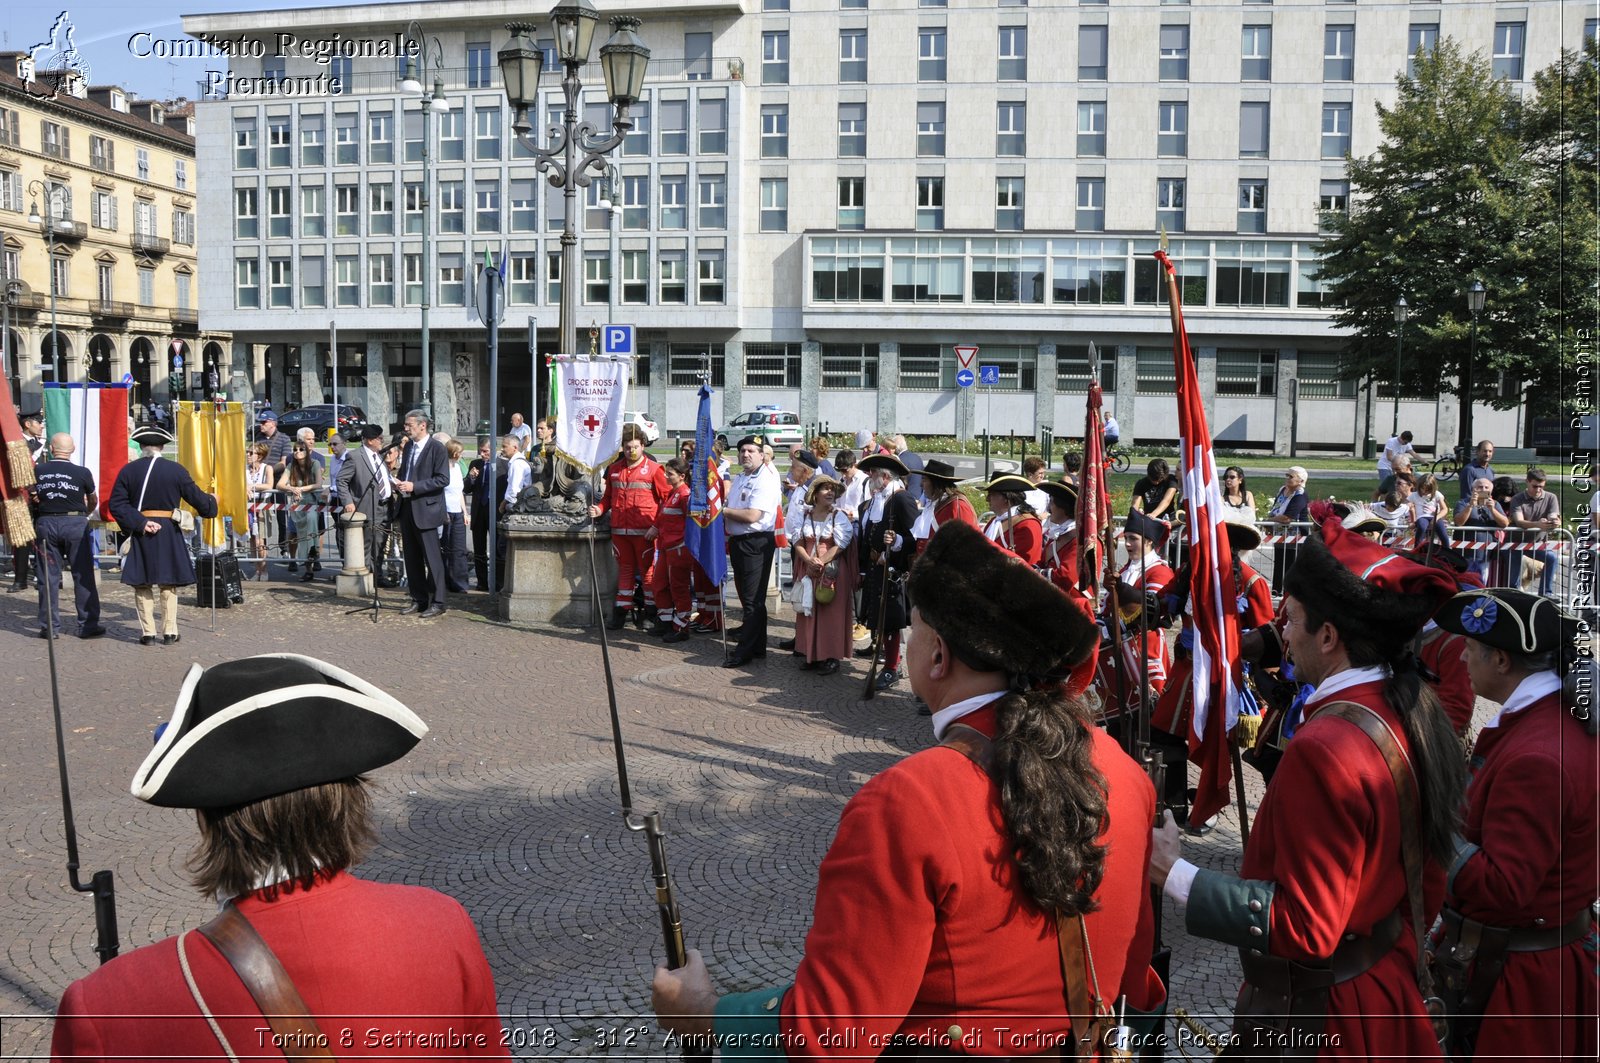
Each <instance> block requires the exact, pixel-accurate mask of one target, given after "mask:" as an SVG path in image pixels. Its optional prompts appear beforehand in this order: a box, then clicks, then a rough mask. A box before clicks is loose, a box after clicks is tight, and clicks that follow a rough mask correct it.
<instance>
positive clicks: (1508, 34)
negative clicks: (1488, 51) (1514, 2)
mask: <svg viewBox="0 0 1600 1063" xmlns="http://www.w3.org/2000/svg"><path fill="white" fill-rule="evenodd" d="M1526 33H1527V23H1524V22H1496V23H1495V24H1494V76H1495V77H1497V78H1505V79H1507V80H1510V81H1521V80H1522V54H1523V38H1524V36H1525V35H1526Z"/></svg>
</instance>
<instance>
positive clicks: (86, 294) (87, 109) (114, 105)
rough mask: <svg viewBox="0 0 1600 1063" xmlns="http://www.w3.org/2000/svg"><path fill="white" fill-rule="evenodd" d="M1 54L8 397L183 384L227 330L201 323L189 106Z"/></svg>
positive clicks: (0, 187)
mask: <svg viewBox="0 0 1600 1063" xmlns="http://www.w3.org/2000/svg"><path fill="white" fill-rule="evenodd" d="M29 72H31V67H30V66H29V64H28V63H27V62H26V57H25V56H24V55H23V54H22V53H15V52H9V53H0V281H3V284H4V288H3V289H0V301H3V302H4V304H5V311H4V313H5V317H6V318H7V319H8V320H7V322H6V326H5V328H4V329H3V330H0V336H3V337H4V341H5V342H4V364H5V374H6V378H7V381H8V383H9V385H10V387H11V389H12V395H13V397H14V398H15V399H16V400H17V401H18V403H19V405H21V406H22V407H23V408H28V407H33V406H37V405H38V404H39V401H40V399H41V396H42V385H44V384H46V383H49V382H51V381H74V382H76V381H83V380H91V381H102V382H107V383H111V382H116V381H119V380H122V379H123V378H124V376H127V377H130V378H131V379H132V381H133V383H134V395H133V402H134V403H136V404H141V405H147V404H149V403H150V402H151V401H167V400H168V399H170V398H173V397H177V396H181V395H182V394H184V392H185V383H186V382H187V383H193V382H194V380H195V376H194V374H196V373H203V372H204V371H205V369H206V368H207V365H208V364H211V363H210V362H208V359H211V360H214V361H215V362H217V363H220V365H221V367H222V373H223V380H222V381H221V382H222V383H223V384H226V383H227V379H226V372H227V358H226V356H225V354H224V351H225V349H226V344H227V336H226V335H225V334H221V335H214V334H211V333H208V332H206V331H204V330H203V329H201V327H200V313H199V306H200V301H199V294H198V291H197V288H198V285H199V281H200V277H199V273H198V268H197V262H196V258H195V244H196V222H197V216H196V213H195V204H196V201H197V196H196V183H197V181H198V176H199V175H198V174H197V173H196V171H195V150H194V136H193V129H192V126H193V121H194V118H193V109H192V105H186V106H183V107H182V108H171V109H169V108H168V105H164V104H161V103H156V102H153V101H148V100H134V99H132V98H130V96H129V95H128V94H127V93H126V92H125V91H124V90H122V89H120V88H117V87H114V86H104V87H99V86H89V85H85V84H83V82H82V80H81V79H79V78H77V77H76V76H75V75H73V74H71V73H70V72H66V73H62V72H57V71H39V72H38V73H37V74H36V76H35V79H34V80H24V78H23V77H22V76H21V75H23V74H25V73H29Z"/></svg>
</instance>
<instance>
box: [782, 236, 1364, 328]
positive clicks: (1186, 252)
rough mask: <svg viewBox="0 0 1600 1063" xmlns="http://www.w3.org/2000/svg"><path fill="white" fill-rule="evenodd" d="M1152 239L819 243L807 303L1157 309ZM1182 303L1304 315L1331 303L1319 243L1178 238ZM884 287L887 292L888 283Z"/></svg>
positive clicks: (1158, 284) (1161, 297)
mask: <svg viewBox="0 0 1600 1063" xmlns="http://www.w3.org/2000/svg"><path fill="white" fill-rule="evenodd" d="M1156 246H1157V244H1156V241H1154V240H1121V239H1082V238H1073V237H1059V238H1054V239H1049V240H1046V239H1041V238H1023V239H1015V238H998V239H996V238H979V237H972V238H967V237H889V238H883V237H816V238H814V239H813V240H812V241H811V292H810V299H811V302H813V303H818V304H882V303H884V302H885V301H887V302H891V303H963V304H971V305H1004V304H1010V305H1016V306H1046V305H1053V306H1074V305H1077V306H1084V305H1088V306H1128V305H1133V306H1159V305H1161V304H1163V303H1165V302H1166V299H1167V290H1166V283H1165V279H1164V278H1163V277H1162V276H1161V274H1160V272H1159V271H1158V269H1157V268H1156V262H1155V260H1154V259H1153V258H1152V257H1151V254H1150V253H1151V252H1152V251H1154V250H1155V249H1156ZM1171 256H1172V260H1173V265H1174V267H1175V269H1176V270H1177V275H1178V283H1179V286H1180V292H1181V295H1182V299H1183V302H1184V305H1185V306H1190V307H1205V306H1229V307H1233V306H1259V307H1279V308H1284V309H1287V308H1290V307H1294V308H1296V309H1302V310H1314V309H1323V308H1327V307H1329V306H1331V305H1333V304H1332V302H1331V300H1330V299H1329V297H1328V295H1327V293H1326V292H1325V291H1324V286H1323V284H1322V282H1320V281H1319V280H1317V279H1316V274H1317V271H1318V268H1319V260H1318V255H1317V246H1316V245H1315V244H1312V243H1292V242H1289V241H1269V240H1215V241H1211V240H1175V241H1172V244H1171ZM885 281H887V285H886V284H885Z"/></svg>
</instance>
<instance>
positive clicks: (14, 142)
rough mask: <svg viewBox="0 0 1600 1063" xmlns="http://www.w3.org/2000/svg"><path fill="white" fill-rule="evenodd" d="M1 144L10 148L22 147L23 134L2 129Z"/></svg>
mask: <svg viewBox="0 0 1600 1063" xmlns="http://www.w3.org/2000/svg"><path fill="white" fill-rule="evenodd" d="M0 144H3V145H4V146H6V147H8V148H20V147H22V134H20V133H13V132H12V131H11V130H9V129H6V128H4V127H0Z"/></svg>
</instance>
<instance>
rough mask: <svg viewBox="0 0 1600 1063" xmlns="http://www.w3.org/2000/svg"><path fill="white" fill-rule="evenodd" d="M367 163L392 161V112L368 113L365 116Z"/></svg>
mask: <svg viewBox="0 0 1600 1063" xmlns="http://www.w3.org/2000/svg"><path fill="white" fill-rule="evenodd" d="M367 161H368V162H380V163H382V162H393V161H394V112H393V111H370V112H368V114H367Z"/></svg>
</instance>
